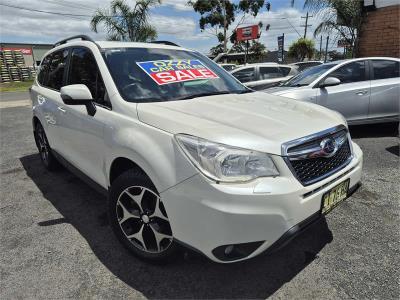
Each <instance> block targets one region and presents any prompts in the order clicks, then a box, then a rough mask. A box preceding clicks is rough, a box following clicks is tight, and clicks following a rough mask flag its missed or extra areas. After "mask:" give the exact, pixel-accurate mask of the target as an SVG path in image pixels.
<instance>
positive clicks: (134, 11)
mask: <svg viewBox="0 0 400 300" xmlns="http://www.w3.org/2000/svg"><path fill="white" fill-rule="evenodd" d="M160 3H161V0H138V1H136V2H135V5H134V6H133V7H130V6H129V5H128V4H127V3H126V2H125V1H124V0H113V1H111V4H110V8H109V9H98V10H97V11H96V12H95V14H94V15H93V17H92V20H91V21H90V27H91V29H92V30H93V31H94V32H97V28H98V26H99V25H100V24H103V25H104V27H105V29H106V31H107V35H108V36H107V38H108V40H112V41H131V42H146V41H151V40H155V39H156V38H157V31H156V29H155V28H154V27H153V26H152V25H150V24H149V23H148V16H149V10H150V8H151V7H152V6H155V5H157V4H160Z"/></svg>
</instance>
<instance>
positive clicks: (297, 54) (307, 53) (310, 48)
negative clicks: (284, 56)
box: [288, 38, 315, 61]
mask: <svg viewBox="0 0 400 300" xmlns="http://www.w3.org/2000/svg"><path fill="white" fill-rule="evenodd" d="M314 46H315V43H314V41H313V40H310V39H305V38H299V39H298V40H297V41H295V42H293V43H292V44H291V45H290V47H289V51H288V56H290V57H294V58H296V59H298V60H299V61H303V60H304V58H306V57H307V58H308V59H311V58H312V57H313V55H314V53H315V48H314Z"/></svg>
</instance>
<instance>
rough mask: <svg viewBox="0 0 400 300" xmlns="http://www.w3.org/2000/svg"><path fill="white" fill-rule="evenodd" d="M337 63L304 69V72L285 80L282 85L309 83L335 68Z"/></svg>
mask: <svg viewBox="0 0 400 300" xmlns="http://www.w3.org/2000/svg"><path fill="white" fill-rule="evenodd" d="M336 65H337V64H332V63H330V64H322V65H319V66H315V67H311V68H309V69H306V70H304V71H303V72H301V73H299V74H297V75H296V76H294V77H292V78H291V79H289V80H288V81H286V82H284V83H283V84H282V86H290V87H296V86H305V85H309V84H310V83H311V82H313V81H314V80H315V79H317V78H318V77H319V76H321V75H322V74H323V73H325V72H326V71H328V70H329V69H331V68H333V67H334V66H336Z"/></svg>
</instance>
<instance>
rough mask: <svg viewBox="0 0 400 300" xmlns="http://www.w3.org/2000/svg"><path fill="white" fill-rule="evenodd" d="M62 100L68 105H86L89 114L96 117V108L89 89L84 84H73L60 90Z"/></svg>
mask: <svg viewBox="0 0 400 300" xmlns="http://www.w3.org/2000/svg"><path fill="white" fill-rule="evenodd" d="M60 93H61V99H62V100H63V101H64V103H65V104H67V105H85V106H86V109H87V113H88V114H89V115H90V116H94V114H95V113H96V106H95V105H94V103H93V97H92V94H91V93H90V91H89V89H88V88H87V86H86V85H84V84H71V85H66V86H63V87H62V88H61V90H60Z"/></svg>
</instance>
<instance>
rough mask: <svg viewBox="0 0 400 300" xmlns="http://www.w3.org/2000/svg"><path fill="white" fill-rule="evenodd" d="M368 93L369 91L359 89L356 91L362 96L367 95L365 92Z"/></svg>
mask: <svg viewBox="0 0 400 300" xmlns="http://www.w3.org/2000/svg"><path fill="white" fill-rule="evenodd" d="M367 93H368V91H365V90H364V91H357V92H356V95H358V96H362V95H365V94H367Z"/></svg>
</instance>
